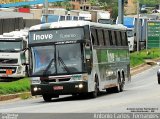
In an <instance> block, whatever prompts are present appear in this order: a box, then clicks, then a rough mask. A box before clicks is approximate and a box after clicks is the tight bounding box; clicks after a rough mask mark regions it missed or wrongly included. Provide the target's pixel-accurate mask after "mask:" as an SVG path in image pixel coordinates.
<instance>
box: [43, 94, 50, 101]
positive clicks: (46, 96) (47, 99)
mask: <svg viewBox="0 0 160 119" xmlns="http://www.w3.org/2000/svg"><path fill="white" fill-rule="evenodd" d="M42 96H43V99H44V101H46V102H50V101H51V99H52V96H50V95H42Z"/></svg>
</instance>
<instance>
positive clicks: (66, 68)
mask: <svg viewBox="0 0 160 119" xmlns="http://www.w3.org/2000/svg"><path fill="white" fill-rule="evenodd" d="M58 60H59V61H60V62H61V63H62V65H63V67H64V69H65V70H66V71H67V73H70V71H69V69H68V67H67V66H66V64H65V63H64V61H63V60H62V58H61V57H58Z"/></svg>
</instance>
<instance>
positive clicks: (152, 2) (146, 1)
mask: <svg viewBox="0 0 160 119" xmlns="http://www.w3.org/2000/svg"><path fill="white" fill-rule="evenodd" d="M134 1H135V2H137V1H139V3H140V4H148V5H156V4H160V2H159V0H134Z"/></svg>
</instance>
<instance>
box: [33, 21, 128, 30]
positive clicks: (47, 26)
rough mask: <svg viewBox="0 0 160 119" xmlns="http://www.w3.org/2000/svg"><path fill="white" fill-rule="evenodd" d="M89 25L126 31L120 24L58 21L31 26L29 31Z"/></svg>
mask: <svg viewBox="0 0 160 119" xmlns="http://www.w3.org/2000/svg"><path fill="white" fill-rule="evenodd" d="M85 25H89V26H90V27H92V26H93V27H102V28H107V29H121V30H126V27H125V26H124V25H122V24H117V25H111V24H101V23H95V22H90V21H59V22H52V23H45V24H39V25H35V26H32V27H31V28H30V30H41V29H52V28H66V27H78V26H85Z"/></svg>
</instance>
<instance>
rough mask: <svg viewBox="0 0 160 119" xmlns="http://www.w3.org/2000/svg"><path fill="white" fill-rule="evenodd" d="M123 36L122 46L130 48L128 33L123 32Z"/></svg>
mask: <svg viewBox="0 0 160 119" xmlns="http://www.w3.org/2000/svg"><path fill="white" fill-rule="evenodd" d="M121 34H122V46H128V41H127V34H126V32H121Z"/></svg>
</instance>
